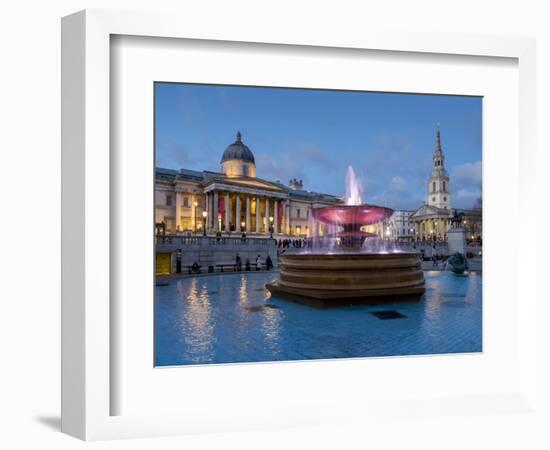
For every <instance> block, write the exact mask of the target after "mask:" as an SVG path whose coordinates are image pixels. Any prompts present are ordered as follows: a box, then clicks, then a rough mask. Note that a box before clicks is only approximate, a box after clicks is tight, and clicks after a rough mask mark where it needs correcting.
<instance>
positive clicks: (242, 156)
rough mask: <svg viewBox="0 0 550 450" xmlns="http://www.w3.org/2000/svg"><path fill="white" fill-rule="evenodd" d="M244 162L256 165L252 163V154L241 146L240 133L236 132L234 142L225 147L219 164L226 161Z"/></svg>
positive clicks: (244, 146)
mask: <svg viewBox="0 0 550 450" xmlns="http://www.w3.org/2000/svg"><path fill="white" fill-rule="evenodd" d="M234 160H239V161H244V162H249V163H252V164H256V162H255V161H254V154H253V153H252V150H250V149H249V148H248V147H247V146H246V145H244V144H243V142H242V140H241V132H240V131H238V132H237V138H236V140H235V142H233V143H232V144H231V145H229V146H227V148H226V149H225V151H224V152H223V155H222V160H221V164H223V163H224V162H227V161H234Z"/></svg>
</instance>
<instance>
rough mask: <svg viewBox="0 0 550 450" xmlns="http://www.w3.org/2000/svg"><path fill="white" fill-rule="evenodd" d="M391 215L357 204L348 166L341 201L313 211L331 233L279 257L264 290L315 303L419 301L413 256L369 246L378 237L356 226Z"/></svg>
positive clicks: (420, 277)
mask: <svg viewBox="0 0 550 450" xmlns="http://www.w3.org/2000/svg"><path fill="white" fill-rule="evenodd" d="M392 213H393V210H391V209H389V208H385V207H382V206H376V205H369V204H364V203H362V189H361V183H360V182H359V180H358V179H357V177H356V176H355V173H354V171H353V168H352V167H351V166H349V167H348V171H347V175H346V197H345V204H343V205H335V206H325V207H322V208H318V209H315V210H313V217H314V219H315V220H316V221H317V222H321V223H324V224H327V225H329V226H330V227H331V228H332V230H334V232H332V233H329V234H328V235H324V236H323V237H322V238H321V239H319V238H317V239H315V242H316V245H315V246H314V247H313V249H311V250H308V251H304V252H301V253H288V254H284V255H281V256H280V258H279V266H280V276H279V279H278V280H277V281H275V282H273V283H269V284H267V285H266V288H267V289H268V290H269V291H270V292H271V293H273V294H278V295H281V296H283V297H287V298H290V299H292V300H295V301H298V302H300V303H306V304H311V305H314V306H321V307H326V306H339V305H350V304H363V303H367V304H373V303H381V302H394V301H401V300H419V299H420V297H421V296H422V294H424V291H425V288H424V274H423V272H422V269H421V267H420V259H419V258H418V255H417V254H416V253H411V252H401V251H396V250H393V251H386V250H385V249H384V246H375V245H369V242H370V241H374V240H377V239H378V237H377V235H375V234H372V233H368V232H366V231H363V230H362V229H361V228H362V227H365V226H368V225H372V224H375V223H379V222H383V221H384V220H386V219H387V218H389V217H390V216H391V215H392ZM326 242H329V243H330V244H329V245H328V250H327V246H326V245H324V244H325V243H326ZM375 247H378V248H377V250H376V251H373V250H372V249H373V248H375Z"/></svg>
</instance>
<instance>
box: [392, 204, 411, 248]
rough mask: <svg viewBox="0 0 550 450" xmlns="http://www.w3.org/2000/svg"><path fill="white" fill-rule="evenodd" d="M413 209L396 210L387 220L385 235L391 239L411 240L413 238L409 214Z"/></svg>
mask: <svg viewBox="0 0 550 450" xmlns="http://www.w3.org/2000/svg"><path fill="white" fill-rule="evenodd" d="M413 213H414V211H406V210H396V211H394V212H393V214H392V215H391V217H390V218H389V220H388V224H387V226H386V235H387V237H388V238H389V239H391V240H393V241H404V242H408V241H412V240H413V239H414V228H413V226H414V225H413V224H412V222H411V216H412V215H413Z"/></svg>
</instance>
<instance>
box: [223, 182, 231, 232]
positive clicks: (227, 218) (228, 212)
mask: <svg viewBox="0 0 550 450" xmlns="http://www.w3.org/2000/svg"><path fill="white" fill-rule="evenodd" d="M229 200H230V199H229V191H226V193H225V204H224V209H225V211H224V214H225V232H226V233H228V232H229V224H230V223H231V203H230V201H229Z"/></svg>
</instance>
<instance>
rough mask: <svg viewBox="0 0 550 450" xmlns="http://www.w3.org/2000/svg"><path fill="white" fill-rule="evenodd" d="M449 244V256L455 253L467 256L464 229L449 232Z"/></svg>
mask: <svg viewBox="0 0 550 450" xmlns="http://www.w3.org/2000/svg"><path fill="white" fill-rule="evenodd" d="M447 244H448V246H449V255H452V254H453V253H455V252H458V253H462V254H463V255H466V233H465V232H464V228H451V229H450V230H449V231H447Z"/></svg>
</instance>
